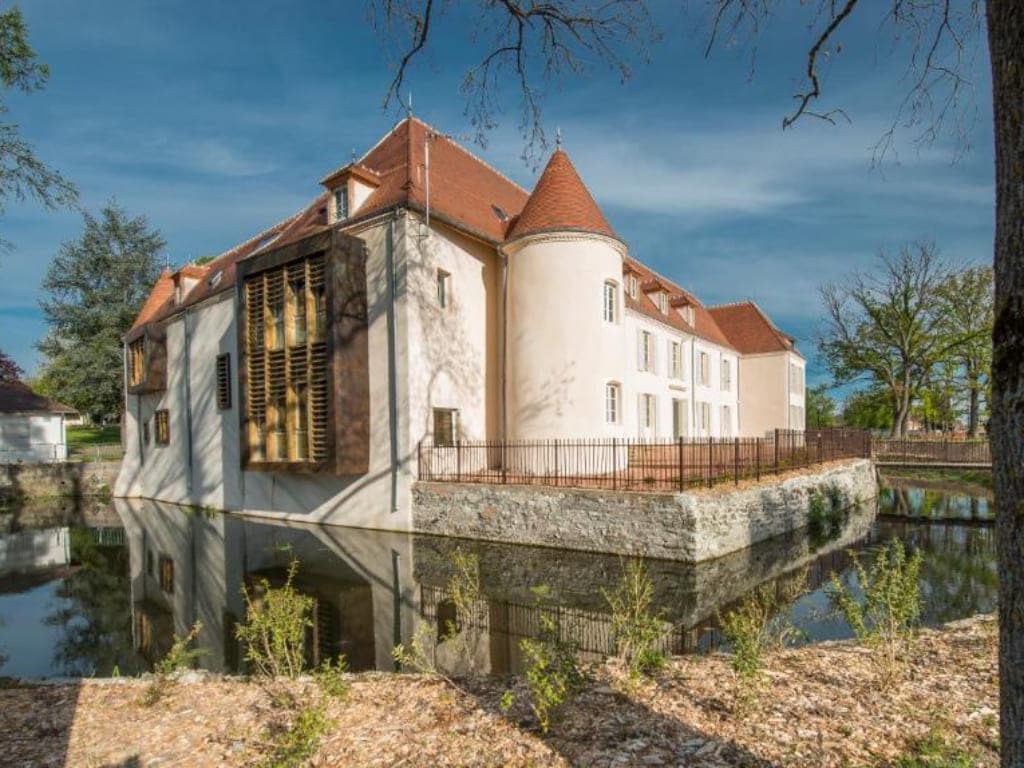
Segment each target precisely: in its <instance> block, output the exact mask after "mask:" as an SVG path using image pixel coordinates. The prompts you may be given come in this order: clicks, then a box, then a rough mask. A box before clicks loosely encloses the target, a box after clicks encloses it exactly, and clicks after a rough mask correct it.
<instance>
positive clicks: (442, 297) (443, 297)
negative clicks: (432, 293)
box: [437, 269, 452, 309]
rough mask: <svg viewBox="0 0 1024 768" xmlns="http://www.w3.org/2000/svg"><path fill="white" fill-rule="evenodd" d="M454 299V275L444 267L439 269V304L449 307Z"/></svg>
mask: <svg viewBox="0 0 1024 768" xmlns="http://www.w3.org/2000/svg"><path fill="white" fill-rule="evenodd" d="M451 301H452V276H451V274H450V273H448V272H445V271H444V270H443V269H439V270H437V306H439V307H440V308H441V309H447V308H448V305H449V304H451Z"/></svg>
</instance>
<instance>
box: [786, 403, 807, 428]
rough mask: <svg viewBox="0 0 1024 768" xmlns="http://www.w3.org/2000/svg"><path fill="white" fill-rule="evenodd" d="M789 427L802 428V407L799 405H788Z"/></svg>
mask: <svg viewBox="0 0 1024 768" xmlns="http://www.w3.org/2000/svg"><path fill="white" fill-rule="evenodd" d="M789 428H790V429H803V428H804V409H803V408H801V407H800V406H799V405H791V406H789Z"/></svg>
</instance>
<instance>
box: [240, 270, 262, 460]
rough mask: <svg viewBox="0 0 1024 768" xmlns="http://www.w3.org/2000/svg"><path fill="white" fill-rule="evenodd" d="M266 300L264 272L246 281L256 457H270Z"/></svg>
mask: <svg viewBox="0 0 1024 768" xmlns="http://www.w3.org/2000/svg"><path fill="white" fill-rule="evenodd" d="M263 299H264V291H263V275H256V276H254V277H251V278H249V279H248V280H247V281H246V284H245V325H246V335H245V340H246V369H245V370H246V383H247V385H246V389H247V399H246V400H247V405H248V410H249V413H248V417H249V423H248V431H249V435H248V437H249V456H250V458H252V459H255V460H262V459H263V458H265V457H266V430H267V370H266V353H265V347H264V338H265V330H266V323H265V320H264V311H263V309H264V302H263Z"/></svg>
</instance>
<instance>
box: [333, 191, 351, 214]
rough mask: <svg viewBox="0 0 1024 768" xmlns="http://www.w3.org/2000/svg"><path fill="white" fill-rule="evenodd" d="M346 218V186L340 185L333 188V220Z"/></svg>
mask: <svg viewBox="0 0 1024 768" xmlns="http://www.w3.org/2000/svg"><path fill="white" fill-rule="evenodd" d="M347 218H348V186H345V185H343V186H340V187H337V188H336V189H335V190H334V220H335V221H344V220H345V219H347Z"/></svg>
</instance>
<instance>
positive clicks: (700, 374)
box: [697, 352, 711, 387]
mask: <svg viewBox="0 0 1024 768" xmlns="http://www.w3.org/2000/svg"><path fill="white" fill-rule="evenodd" d="M697 381H698V382H699V383H700V384H701V386H704V387H706V386H708V384H710V383H711V357H710V356H709V355H708V353H707V352H701V353H700V354H699V355H698V356H697Z"/></svg>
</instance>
